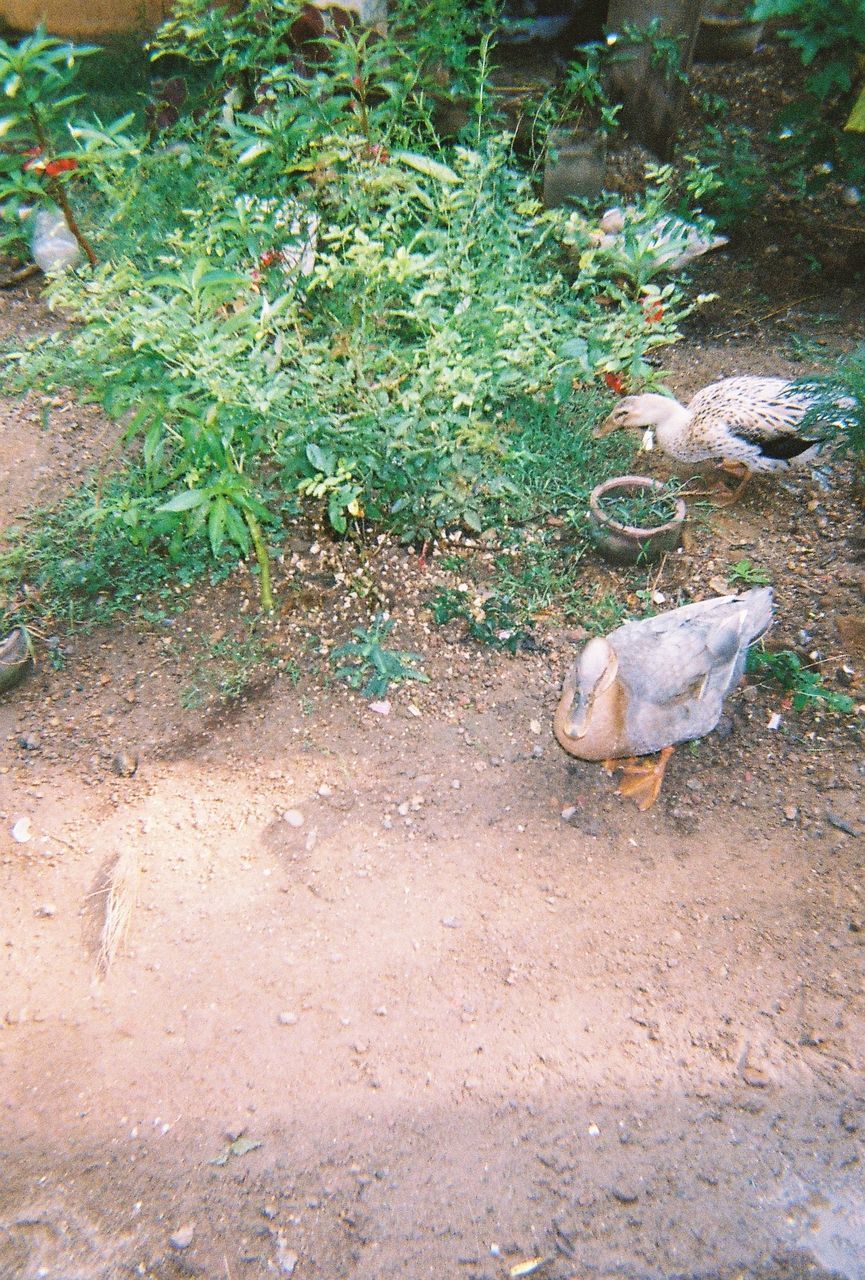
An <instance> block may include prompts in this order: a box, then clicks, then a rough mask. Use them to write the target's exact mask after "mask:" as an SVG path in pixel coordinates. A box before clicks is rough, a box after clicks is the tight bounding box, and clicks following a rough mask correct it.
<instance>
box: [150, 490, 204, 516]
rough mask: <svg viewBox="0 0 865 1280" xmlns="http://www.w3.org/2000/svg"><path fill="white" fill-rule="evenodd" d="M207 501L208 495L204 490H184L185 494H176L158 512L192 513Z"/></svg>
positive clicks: (158, 508)
mask: <svg viewBox="0 0 865 1280" xmlns="http://www.w3.org/2000/svg"><path fill="white" fill-rule="evenodd" d="M206 501H207V494H206V492H205V491H204V489H184V491H183V493H176V494H175V495H174V497H173V498H170V499H169V500H168V502H164V503H163V504H162V506H161V507H157V508H156V509H157V511H192V510H193V508H195V507H200V506H201V504H202V502H206Z"/></svg>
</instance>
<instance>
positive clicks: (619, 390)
mask: <svg viewBox="0 0 865 1280" xmlns="http://www.w3.org/2000/svg"><path fill="white" fill-rule="evenodd" d="M604 382H606V384H607V386H608V387H609V388H610V390H611V391H615V393H616V395H617V396H623V395H624V394H625V383H624V381H623V379H622V375H621V374H620V373H605V374H604Z"/></svg>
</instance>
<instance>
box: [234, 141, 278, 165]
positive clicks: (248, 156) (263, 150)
mask: <svg viewBox="0 0 865 1280" xmlns="http://www.w3.org/2000/svg"><path fill="white" fill-rule="evenodd" d="M271 150H272V147H271V144H270V143H269V142H253V144H252V146H251V147H247V148H246V150H245V151H241V153H240V155H239V156H238V157H237V163H238V164H252V162H253V160H257V159H258V157H259V156H263V155H266V154H267V152H268V151H271Z"/></svg>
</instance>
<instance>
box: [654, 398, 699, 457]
mask: <svg viewBox="0 0 865 1280" xmlns="http://www.w3.org/2000/svg"><path fill="white" fill-rule="evenodd" d="M655 398H656V400H657V406H653V408H654V409H655V410H656V414H657V416H656V417H655V421H654V423H653V426H654V429H655V438H656V440H657V441H658V444H659V446H660V447H661V449H666V450H667V451H668V452H670V453H673V452H675V448H674V446H675V444H676V441H677V440H681V438H682V435H683V434H684V432H685V431H686V430H687V428H688V424H689V423H690V421H691V411H690V409H686V408H685V406H684V405H683V404H679V402H678V400H671V399H670V398H669V397H668V396H657V397H655ZM671 446H673V447H671Z"/></svg>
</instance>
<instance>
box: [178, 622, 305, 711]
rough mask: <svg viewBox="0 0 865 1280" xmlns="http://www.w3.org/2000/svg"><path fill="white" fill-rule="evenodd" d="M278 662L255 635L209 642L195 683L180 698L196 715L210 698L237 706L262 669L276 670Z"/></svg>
mask: <svg viewBox="0 0 865 1280" xmlns="http://www.w3.org/2000/svg"><path fill="white" fill-rule="evenodd" d="M278 661H279V660H278V658H277V656H276V654H275V652H274V651H273V649H272V647H270V646H268V645H267V644H266V643H265V642H264V641H262V640H261V638H260V637H259V636H257V635H254V634H253V633H252V632H250V633H249V634H248V635H245V636H224V637H223V638H222V639H221V640H215V641H212V642H209V643H207V644H206V645H205V647H204V650H203V651H202V653H201V655H200V657H199V658H198V660H197V661H196V664H195V668H194V674H193V679H192V681H191V682H190V684H189V685H187V687H186V688H185V689H184V690H183V692H182V694H181V698H180V701H181V705H182V706H183V708H184V710H186V711H193V710H195V709H196V708H198V707H200V706H202V705H203V704H204V703H205V702H207V701H209V700H210V698H214V699H215V700H216V701H217V702H218V703H220V704H221V705H225V704H226V703H229V702H234V701H235V700H236V699H237V698H239V697H241V696H242V695H243V694H244V693H245V692H246V691H247V689H249V687H250V685H252V683H253V682H254V680H255V677H256V675H257V673H258V672H259V671H260V670H261V669H262V667H265V666H269V667H271V668H273V667H275V666H276V665H277V663H278ZM290 674H291V673H290ZM298 675H299V672H298Z"/></svg>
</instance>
